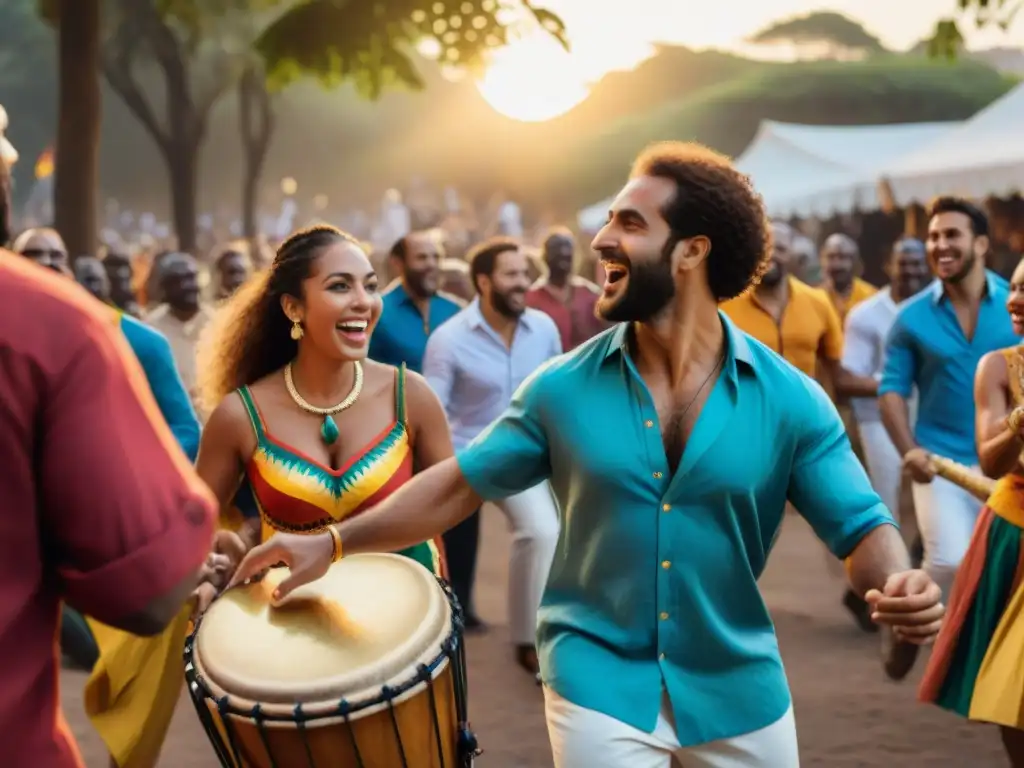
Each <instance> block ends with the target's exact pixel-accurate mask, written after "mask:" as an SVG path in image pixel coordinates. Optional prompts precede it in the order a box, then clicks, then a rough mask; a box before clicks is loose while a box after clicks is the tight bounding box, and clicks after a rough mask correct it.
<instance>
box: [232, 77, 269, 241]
mask: <svg viewBox="0 0 1024 768" xmlns="http://www.w3.org/2000/svg"><path fill="white" fill-rule="evenodd" d="M238 119H239V129H240V130H241V134H242V144H243V148H244V151H245V172H244V174H245V175H244V178H243V181H242V234H243V236H244V237H245V238H246V239H247V240H249V242H251V243H255V241H256V238H257V237H258V236H259V222H258V220H257V217H258V214H259V187H260V180H261V178H262V177H263V165H264V162H265V161H266V159H267V151H268V150H269V149H270V140H271V138H272V137H273V135H274V109H273V104H272V103H271V100H270V93H269V92H268V91H267V84H266V79H265V77H264V75H263V72H262V70H261V69H260V67H259V66H258V65H256V64H253V65H250V66H249V67H247V68H246V70H245V72H244V73H243V74H242V79H241V80H239V82H238Z"/></svg>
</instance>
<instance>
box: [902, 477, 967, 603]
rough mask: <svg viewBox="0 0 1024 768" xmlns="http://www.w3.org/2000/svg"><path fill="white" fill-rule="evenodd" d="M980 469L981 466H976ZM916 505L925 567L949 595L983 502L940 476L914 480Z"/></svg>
mask: <svg viewBox="0 0 1024 768" xmlns="http://www.w3.org/2000/svg"><path fill="white" fill-rule="evenodd" d="M974 469H975V470H976V471H978V468H977V467H975V468H974ZM913 488H914V509H915V510H916V512H917V526H918V528H919V529H920V531H921V540H922V541H923V542H924V565H923V567H924V569H925V570H926V571H927V572H928V574H929V575H930V576H931V577H932V579H934V580H935V583H936V584H938V585H939V586H940V587H942V594H943V595H945V596H946V598H947V599H948V598H949V590H950V587H952V586H953V577H954V576H955V575H956V569H957V568H959V567H960V561H961V560H963V559H964V555H965V554H966V552H967V545H968V544H969V543H970V541H971V535H972V534H973V533H974V524H975V522H976V521H977V519H978V515H979V513H980V512H981V507H982V504H981V502H980V501H978V500H977V499H976V498H974V496H972V495H971V494H970V493H968V492H967V491H965V490H964V489H963V488H961V487H960V486H958V485H954V484H953V483H951V482H949V480H945V479H943V478H941V477H936V478H935V479H934V480H932V481H931V482H930V483H914V486H913Z"/></svg>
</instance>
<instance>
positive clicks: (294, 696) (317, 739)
mask: <svg viewBox="0 0 1024 768" xmlns="http://www.w3.org/2000/svg"><path fill="white" fill-rule="evenodd" d="M287 573H288V571H287V569H285V568H278V569H273V570H272V571H270V573H268V574H267V576H266V577H265V578H264V579H263V581H261V582H259V583H254V584H250V585H247V586H245V587H239V588H237V589H234V590H231V591H230V592H228V593H225V594H224V595H223V596H222V597H221V598H220V599H218V600H216V601H215V602H214V603H213V605H212V606H210V609H209V611H207V613H206V614H205V615H204V616H203V618H202V620H201V621H200V623H199V625H198V626H197V627H196V629H195V631H194V633H193V634H192V636H191V637H190V638H189V639H188V642H187V644H186V648H185V676H186V682H187V684H188V688H189V693H190V694H191V696H192V699H193V702H194V703H195V705H196V711H197V713H198V714H199V717H200V720H201V721H202V723H203V726H204V728H205V729H206V732H207V735H208V736H209V737H210V740H211V741H212V742H213V745H214V748H215V750H216V751H217V754H218V757H219V758H220V761H221V764H222V765H223V766H225V767H226V768H457V767H460V766H470V765H472V762H473V757H474V756H475V754H476V742H475V739H474V738H473V735H472V733H471V732H470V731H469V727H468V722H467V717H466V672H465V656H464V649H463V646H462V637H461V616H460V612H459V608H458V602H457V601H456V600H455V598H454V596H453V595H452V593H451V591H450V590H449V589H447V588H446V587H444V586H442V585H439V584H438V581H437V580H436V579H435V577H434V575H433V574H431V573H430V572H429V571H428V570H427V569H426V568H424V567H423V566H422V565H420V564H419V563H417V562H415V561H413V560H410V559H408V558H405V557H402V556H400V555H386V554H380V555H354V556H352V557H348V558H345V559H343V560H342V561H340V562H338V563H336V564H334V565H332V566H331V568H330V570H329V571H328V572H327V574H326V575H325V576H324V577H323V578H322V579H319V580H317V581H315V582H313V583H311V584H307V585H304V586H302V587H300V588H299V589H297V590H295V591H294V592H293V593H292V594H291V595H289V596H288V598H286V599H285V601H284V602H283V603H282V604H280V605H278V606H272V605H271V602H270V595H271V593H272V591H273V589H274V587H275V586H276V585H277V584H279V583H280V582H281V581H282V580H283V579H284V578H285V577H286V576H287Z"/></svg>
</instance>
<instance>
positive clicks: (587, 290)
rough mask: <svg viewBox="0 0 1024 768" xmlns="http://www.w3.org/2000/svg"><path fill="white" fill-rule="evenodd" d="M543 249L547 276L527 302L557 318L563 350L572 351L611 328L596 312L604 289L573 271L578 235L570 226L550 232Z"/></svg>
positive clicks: (552, 317)
mask: <svg viewBox="0 0 1024 768" xmlns="http://www.w3.org/2000/svg"><path fill="white" fill-rule="evenodd" d="M542 252H543V257H544V264H545V266H546V267H547V275H546V276H545V277H543V278H541V280H540V282H539V283H537V284H536V285H534V286H533V288H531V289H530V292H529V293H528V294H526V303H527V305H528V306H530V307H532V308H533V309H539V310H540V311H541V312H543V313H544V314H546V315H547V316H548V317H550V318H551V319H552V320H554V321H555V325H556V326H557V327H558V333H559V335H560V336H561V338H562V349H564V350H565V351H566V352H568V351H569V350H571V349H575V348H576V347H578V346H579V345H580V344H582V343H583V342H584V341H587V339H590V338H592V337H594V336H596V335H597V334H598V333H600V332H601V331H603V330H604V329H606V328H607V327H608V323H606V322H605V321H603V320H601V319H600V318H598V317H597V316H596V315H595V314H594V307H595V306H596V305H597V299H598V296H600V290H599V289H598V287H597V286H596V285H594V283H592V282H590V281H589V280H586V279H584V278H582V277H579V276H578V275H574V274H573V267H574V265H575V260H576V238H575V236H574V235H573V234H572V231H570V230H569V229H566V228H565V227H558V228H555V229H552V230H551V231H549V232H548V234H547V236H546V237H545V238H544V243H543V249H542Z"/></svg>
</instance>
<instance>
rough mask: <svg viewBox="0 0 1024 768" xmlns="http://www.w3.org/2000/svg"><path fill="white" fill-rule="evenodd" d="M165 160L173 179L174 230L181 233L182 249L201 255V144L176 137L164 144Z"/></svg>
mask: <svg viewBox="0 0 1024 768" xmlns="http://www.w3.org/2000/svg"><path fill="white" fill-rule="evenodd" d="M164 160H165V161H166V163H167V175H168V176H169V177H170V180H171V218H172V220H173V222H174V232H175V233H176V234H177V236H178V250H179V251H185V252H186V253H191V254H192V255H193V256H198V255H199V254H198V253H197V251H196V246H197V244H198V243H197V240H196V198H197V194H198V186H199V185H198V179H199V144H198V142H191V141H188V140H187V139H182V140H177V141H175V140H173V139H172V140H171V141H169V142H168V143H167V146H166V147H164Z"/></svg>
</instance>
